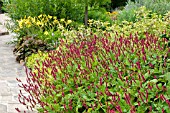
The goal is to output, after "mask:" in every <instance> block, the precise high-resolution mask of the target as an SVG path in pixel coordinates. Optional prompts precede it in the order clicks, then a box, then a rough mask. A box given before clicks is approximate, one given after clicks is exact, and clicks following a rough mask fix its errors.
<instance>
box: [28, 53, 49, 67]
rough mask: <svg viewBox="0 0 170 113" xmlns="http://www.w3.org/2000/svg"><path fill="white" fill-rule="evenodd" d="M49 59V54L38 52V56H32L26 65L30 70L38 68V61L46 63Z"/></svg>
mask: <svg viewBox="0 0 170 113" xmlns="http://www.w3.org/2000/svg"><path fill="white" fill-rule="evenodd" d="M47 58H48V55H47V53H45V52H42V51H38V53H37V54H32V55H31V56H29V57H28V58H27V60H26V61H27V63H26V65H27V67H28V68H34V66H38V64H37V61H40V62H42V61H44V60H45V59H47ZM40 65H41V64H40Z"/></svg>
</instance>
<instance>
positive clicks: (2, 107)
mask: <svg viewBox="0 0 170 113" xmlns="http://www.w3.org/2000/svg"><path fill="white" fill-rule="evenodd" d="M5 18H7V17H5V15H4V14H3V15H1V14H0V22H5ZM3 19H4V20H3ZM2 27H4V26H0V28H2ZM2 29H5V28H2ZM12 37H13V36H12V34H10V35H4V36H0V113H17V111H16V110H15V108H19V109H20V110H21V111H23V110H26V107H25V106H24V105H22V104H20V103H19V102H18V92H19V90H20V88H19V87H18V82H17V81H16V78H19V79H21V80H23V81H25V79H26V75H25V71H24V67H23V66H22V65H21V64H19V63H17V62H16V57H15V56H14V55H13V48H14V47H13V46H12V45H8V44H6V43H7V42H10V41H11V40H12ZM25 94H26V93H25ZM27 113H35V112H29V111H27Z"/></svg>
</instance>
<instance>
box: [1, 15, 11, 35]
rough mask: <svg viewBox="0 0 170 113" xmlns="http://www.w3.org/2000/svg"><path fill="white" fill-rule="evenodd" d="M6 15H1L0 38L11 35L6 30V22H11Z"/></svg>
mask: <svg viewBox="0 0 170 113" xmlns="http://www.w3.org/2000/svg"><path fill="white" fill-rule="evenodd" d="M5 15H6V14H0V36H2V35H8V34H9V32H8V30H7V29H6V28H5V24H6V23H5V22H6V21H7V20H9V18H8V17H7V16H5Z"/></svg>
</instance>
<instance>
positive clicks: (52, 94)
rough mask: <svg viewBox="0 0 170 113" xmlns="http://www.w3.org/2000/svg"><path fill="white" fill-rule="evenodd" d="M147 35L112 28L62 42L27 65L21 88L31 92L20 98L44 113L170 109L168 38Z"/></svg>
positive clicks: (125, 112)
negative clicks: (121, 32)
mask: <svg viewBox="0 0 170 113" xmlns="http://www.w3.org/2000/svg"><path fill="white" fill-rule="evenodd" d="M145 35H146V38H145V39H140V37H138V36H137V35H130V36H128V37H123V36H121V37H119V36H118V35H117V36H115V37H111V36H110V34H107V33H106V34H104V37H103V38H99V37H97V36H96V35H94V36H90V37H87V38H86V39H87V40H84V41H81V42H80V43H76V42H75V43H71V44H67V43H65V42H64V41H61V44H60V45H61V47H59V48H58V49H57V50H53V51H50V52H48V53H47V54H46V55H47V56H48V57H47V56H46V57H45V59H44V60H38V59H37V63H35V64H34V67H33V68H32V69H31V70H30V71H28V70H27V83H26V84H24V83H22V84H21V87H22V88H24V90H25V91H26V92H28V93H29V94H30V95H29V96H23V95H22V92H21V93H20V94H19V97H18V98H19V100H20V102H21V103H22V104H27V103H30V104H28V105H30V106H29V107H28V108H31V109H32V108H37V109H38V111H39V112H54V111H55V112H103V113H105V112H112V113H114V112H119V113H127V112H133V113H134V112H137V113H139V112H161V111H163V112H167V113H168V112H169V111H170V100H169V99H170V92H169V91H170V90H169V88H170V82H169V54H168V53H169V51H170V48H169V47H168V45H167V44H168V40H167V39H166V38H163V39H159V38H158V37H156V36H154V35H151V34H148V33H146V34H145ZM109 39H113V41H110V40H109ZM41 56H42V54H41ZM18 81H19V82H21V81H20V80H18ZM30 97H31V98H30Z"/></svg>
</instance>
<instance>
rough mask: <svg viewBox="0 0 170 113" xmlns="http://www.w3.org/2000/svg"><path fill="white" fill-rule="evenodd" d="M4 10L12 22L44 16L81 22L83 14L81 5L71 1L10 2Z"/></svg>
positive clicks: (13, 0) (32, 0) (33, 0)
mask: <svg viewBox="0 0 170 113" xmlns="http://www.w3.org/2000/svg"><path fill="white" fill-rule="evenodd" d="M66 1H67V2H66ZM75 5H76V7H75ZM6 10H7V11H8V13H9V16H10V17H11V18H12V19H13V20H18V19H21V18H24V16H27V17H28V16H32V17H35V16H39V15H40V14H46V15H52V16H57V17H58V18H65V19H72V20H75V21H79V22H83V14H84V13H83V11H84V9H83V7H82V6H81V4H75V3H74V1H72V0H59V1H58V0H11V2H10V3H6Z"/></svg>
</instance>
